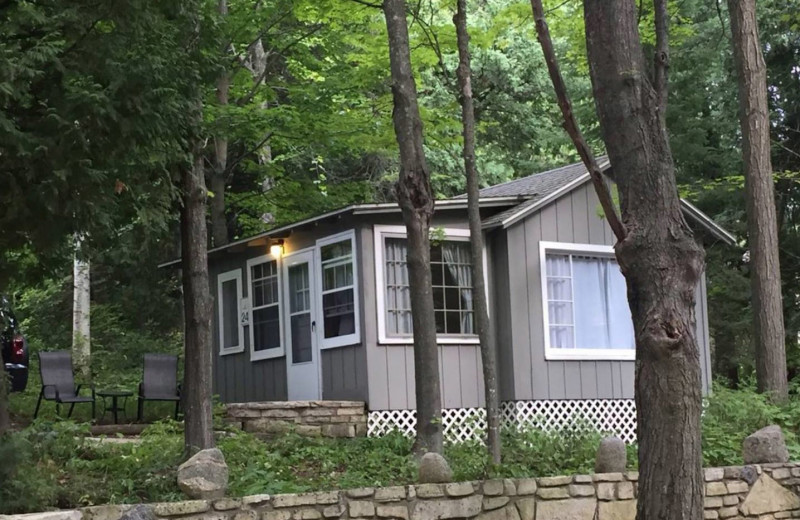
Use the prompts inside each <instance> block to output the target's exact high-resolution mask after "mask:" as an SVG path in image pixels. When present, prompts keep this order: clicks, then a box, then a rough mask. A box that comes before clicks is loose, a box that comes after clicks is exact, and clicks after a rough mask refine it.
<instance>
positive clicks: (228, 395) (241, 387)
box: [209, 219, 374, 403]
mask: <svg viewBox="0 0 800 520" xmlns="http://www.w3.org/2000/svg"><path fill="white" fill-rule="evenodd" d="M356 226H357V223H356V222H355V221H354V220H352V219H339V220H337V221H336V222H335V223H333V224H329V223H320V224H318V225H315V226H314V227H313V228H311V229H310V230H296V231H294V232H293V233H292V234H291V235H290V236H289V237H288V238H285V239H284V248H285V252H286V253H292V252H294V251H299V250H302V249H306V248H309V247H313V246H315V243H316V241H317V240H318V239H321V238H324V237H326V236H330V235H334V234H337V233H341V232H343V231H347V230H350V229H355V230H356V253H357V252H358V251H359V248H360V245H359V231H358V229H357V227H356ZM265 253H266V246H262V247H252V248H248V249H247V250H246V251H243V252H237V253H230V252H222V253H217V254H215V255H213V256H212V257H210V258H209V288H210V290H211V295H212V298H213V300H214V314H213V319H212V321H213V325H214V326H213V349H214V352H213V368H214V371H213V381H214V392H215V393H217V394H219V396H220V399H221V400H222V401H223V402H227V403H230V402H254V401H285V400H286V399H287V398H288V387H287V379H286V356H285V355H284V356H282V357H279V358H274V359H266V360H258V361H251V360H250V331H249V330H248V329H249V327H245V328H244V342H245V350H244V352H241V353H236V354H227V355H225V356H220V354H219V329H218V327H219V323H218V321H219V308H218V302H217V275H219V274H220V273H224V272H227V271H230V270H233V269H241V271H242V296H243V297H244V298H247V297H248V295H249V284H250V279H249V273H248V272H247V260H248V259H250V258H255V257H257V256H261V255H264V254H265ZM356 256H357V262H358V272H359V273H362V274H361V275H360V276H359V278H360V279H359V283H362V284H363V282H364V279H363V261H362V260H361V259H360V258H359V256H358V254H357V255H356ZM281 268H282V266H281ZM316 268H317V270H319V266H318V265H317V266H316ZM317 276H319V273H318V274H317ZM373 279H374V278H373ZM284 283H285V281H284ZM373 283H374V282H373ZM362 287H363V285H362ZM281 291H283V288H281ZM281 298H282V300H281V319H285V310H286V309H285V307H284V306H285V305H286V302H285V301H283V292H281ZM364 314H365V306H364V305H363V304H362V308H361V323H362V341H361V343H360V344H357V345H349V346H344V347H339V348H332V349H325V350H321V351H320V356H319V357H320V359H319V362H320V363H321V368H322V398H323V399H329V400H359V401H366V399H367V397H368V395H367V394H368V392H367V374H366V370H367V365H366V353H365V349H364V347H363V343H364V340H363V337H364V336H363V334H364V332H363V327H364V325H363V323H364ZM285 338H286V335H285V332H284V338H283V339H284V340H285ZM285 347H286V349H288V348H290V347H289V345H285Z"/></svg>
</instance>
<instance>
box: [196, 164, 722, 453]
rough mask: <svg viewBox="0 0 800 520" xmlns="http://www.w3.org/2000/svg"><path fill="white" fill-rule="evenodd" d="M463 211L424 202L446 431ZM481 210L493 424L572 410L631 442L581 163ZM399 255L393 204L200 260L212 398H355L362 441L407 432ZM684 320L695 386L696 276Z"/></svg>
mask: <svg viewBox="0 0 800 520" xmlns="http://www.w3.org/2000/svg"><path fill="white" fill-rule="evenodd" d="M602 164H603V165H604V167H606V168H607V167H608V163H607V161H605V160H604V161H603V163H602ZM466 202H467V201H466V198H465V197H463V196H461V197H456V198H452V199H448V200H441V201H437V203H436V212H435V217H434V222H433V226H434V227H435V228H436V233H435V241H434V243H433V244H432V250H431V267H432V269H433V292H434V305H435V309H436V324H437V328H438V331H439V344H440V350H439V356H440V367H441V391H442V403H443V407H444V408H445V422H446V423H447V421H448V420H449V419H448V418H449V417H460V418H461V419H464V418H466V417H469V416H470V415H471V414H475V413H478V412H477V411H479V410H480V407H482V406H483V405H484V401H483V380H482V373H481V362H480V353H479V345H478V338H477V336H476V335H475V334H474V325H473V313H472V290H473V289H472V272H471V268H470V267H471V266H470V254H469V247H470V238H469V236H470V235H469V230H468V223H467V213H466ZM480 207H481V217H482V220H483V229H484V235H485V251H484V257H485V262H486V266H487V275H486V276H487V286H488V296H489V306H490V315H491V320H492V324H493V332H494V334H495V335H496V338H497V348H498V370H499V374H498V376H499V383H500V399H501V401H502V403H503V404H502V406H503V408H502V412H503V415H504V418H505V419H506V420H511V421H525V420H529V419H530V418H531V417H533V416H537V417H544V418H545V419H546V421H549V424H551V425H556V424H558V423H559V421H564V420H566V418H567V417H568V416H570V415H571V414H572V413H575V412H579V413H582V414H584V415H588V416H590V417H594V418H595V419H597V420H598V421H601V422H602V423H603V424H602V425H600V426H603V427H605V428H606V429H609V430H616V431H619V432H621V433H622V434H623V435H627V436H628V437H631V435H632V432H633V428H634V425H633V424H634V423H633V422H632V421H635V408H634V405H633V391H634V340H633V329H632V324H631V317H630V310H629V309H628V305H627V299H626V290H625V282H624V279H623V277H622V275H621V273H620V271H619V268H618V266H617V264H616V262H615V260H614V256H613V249H612V245H613V243H614V237H613V234H612V232H611V229H610V228H609V226H608V224H607V223H606V221H605V220H604V219H603V218H602V214H601V212H600V210H599V208H600V205H599V202H598V199H597V196H596V194H595V192H594V190H593V187H592V185H591V181H590V179H589V174H588V173H587V171H586V169H585V168H584V166H583V165H582V164H573V165H570V166H565V167H562V168H558V169H554V170H550V171H546V172H543V173H539V174H535V175H531V176H528V177H525V178H521V179H517V180H513V181H510V182H506V183H503V184H499V185H496V186H491V187H488V188H485V189H483V190H481V198H480ZM684 210H685V214H686V216H687V220H688V221H689V222H690V223H691V224H692V226H693V227H694V228H695V229H696V234H697V236H698V237H700V238H701V239H702V240H703V241H704V242H706V243H712V242H714V241H723V242H726V243H733V241H734V238H733V237H732V236H731V235H730V234H729V233H728V232H727V231H725V230H724V229H722V228H721V227H720V226H718V225H717V224H715V223H714V222H713V221H712V220H711V219H710V218H709V217H707V216H706V215H704V214H703V213H701V212H700V211H699V210H698V209H697V208H695V207H694V206H692V205H690V204H689V203H686V202H684ZM405 258H406V239H405V227H404V225H403V220H402V217H401V214H400V210H399V207H398V206H397V205H396V204H393V203H386V204H358V205H353V206H349V207H346V208H342V209H339V210H336V211H331V212H328V213H325V214H322V215H319V216H316V217H313V218H309V219H306V220H303V221H300V222H296V223H293V224H291V225H287V226H283V227H280V228H276V229H272V230H270V231H267V232H264V233H262V234H260V235H257V236H254V237H251V238H247V239H243V240H239V241H236V242H233V243H231V244H228V245H226V246H224V247H219V248H215V249H212V250H210V251H209V276H210V287H211V291H212V294H213V296H214V365H213V372H214V392H215V393H216V394H218V395H219V396H220V398H221V400H222V401H223V402H228V403H230V402H253V401H285V400H292V401H294V400H356V401H364V402H365V403H366V404H367V409H368V410H369V414H370V415H369V420H370V430H371V431H373V432H375V431H377V432H380V431H381V430H382V429H383V430H387V429H389V428H392V427H400V428H403V427H407V426H408V423H409V421H410V419H409V417H411V416H413V413H411V411H412V410H413V408H414V402H415V398H414V364H413V350H412V349H413V345H412V336H411V333H412V330H411V313H410V301H409V297H408V275H407V271H406V264H405ZM696 318H697V337H698V340H699V344H700V347H701V363H702V374H703V385H704V387H705V388H706V389H707V388H708V386H709V384H710V383H709V381H710V378H711V372H710V370H711V369H710V361H709V347H708V345H709V338H708V314H707V308H706V286H705V281H704V280H703V281H702V283H701V284H700V285H699V286H698V287H697V309H696ZM447 426H448V425H447V424H445V428H447Z"/></svg>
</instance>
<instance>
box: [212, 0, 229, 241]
mask: <svg viewBox="0 0 800 520" xmlns="http://www.w3.org/2000/svg"><path fill="white" fill-rule="evenodd" d="M217 10H218V12H219V15H220V16H221V17H225V16H227V15H228V1H227V0H219V2H218V4H217ZM226 51H227V48H226V49H223V52H226ZM230 83H231V80H230V76H229V74H228V70H227V69H224V70H223V71H222V73H220V75H219V77H218V78H217V91H216V95H217V103H219V105H220V106H223V107H224V106H226V105H227V104H228V92H229V90H230ZM223 132H224V131H223ZM227 167H228V138H227V137H223V136H220V135H217V136H215V137H214V167H213V168H212V170H211V175H210V183H211V192H212V193H213V194H214V197H213V198H212V199H211V240H212V243H213V244H214V247H220V246H224V245H225V244H227V243H228V220H227V218H226V216H225V185H226V184H227V183H226V178H225V177H226V176H227V172H226V170H227Z"/></svg>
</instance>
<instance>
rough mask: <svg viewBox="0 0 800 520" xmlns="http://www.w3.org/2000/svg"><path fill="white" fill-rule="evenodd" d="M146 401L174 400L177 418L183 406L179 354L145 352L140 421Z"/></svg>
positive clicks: (140, 392) (140, 385)
mask: <svg viewBox="0 0 800 520" xmlns="http://www.w3.org/2000/svg"><path fill="white" fill-rule="evenodd" d="M145 401H174V402H175V420H177V419H178V411H179V410H180V406H181V385H180V383H178V356H173V355H170V354H145V355H144V369H143V373H142V382H141V383H139V413H138V417H139V421H140V422H141V420H142V417H143V416H144V402H145Z"/></svg>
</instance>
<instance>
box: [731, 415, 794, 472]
mask: <svg viewBox="0 0 800 520" xmlns="http://www.w3.org/2000/svg"><path fill="white" fill-rule="evenodd" d="M742 458H743V459H744V463H745V464H768V463H770V462H789V450H787V449H786V441H785V440H784V439H783V432H782V431H781V427H780V426H778V425H776V424H772V425H770V426H767V427H766V428H761V429H760V430H758V431H757V432H755V433H753V434H751V435H750V436H749V437H747V438H746V439H745V440H744V442H743V443H742Z"/></svg>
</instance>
